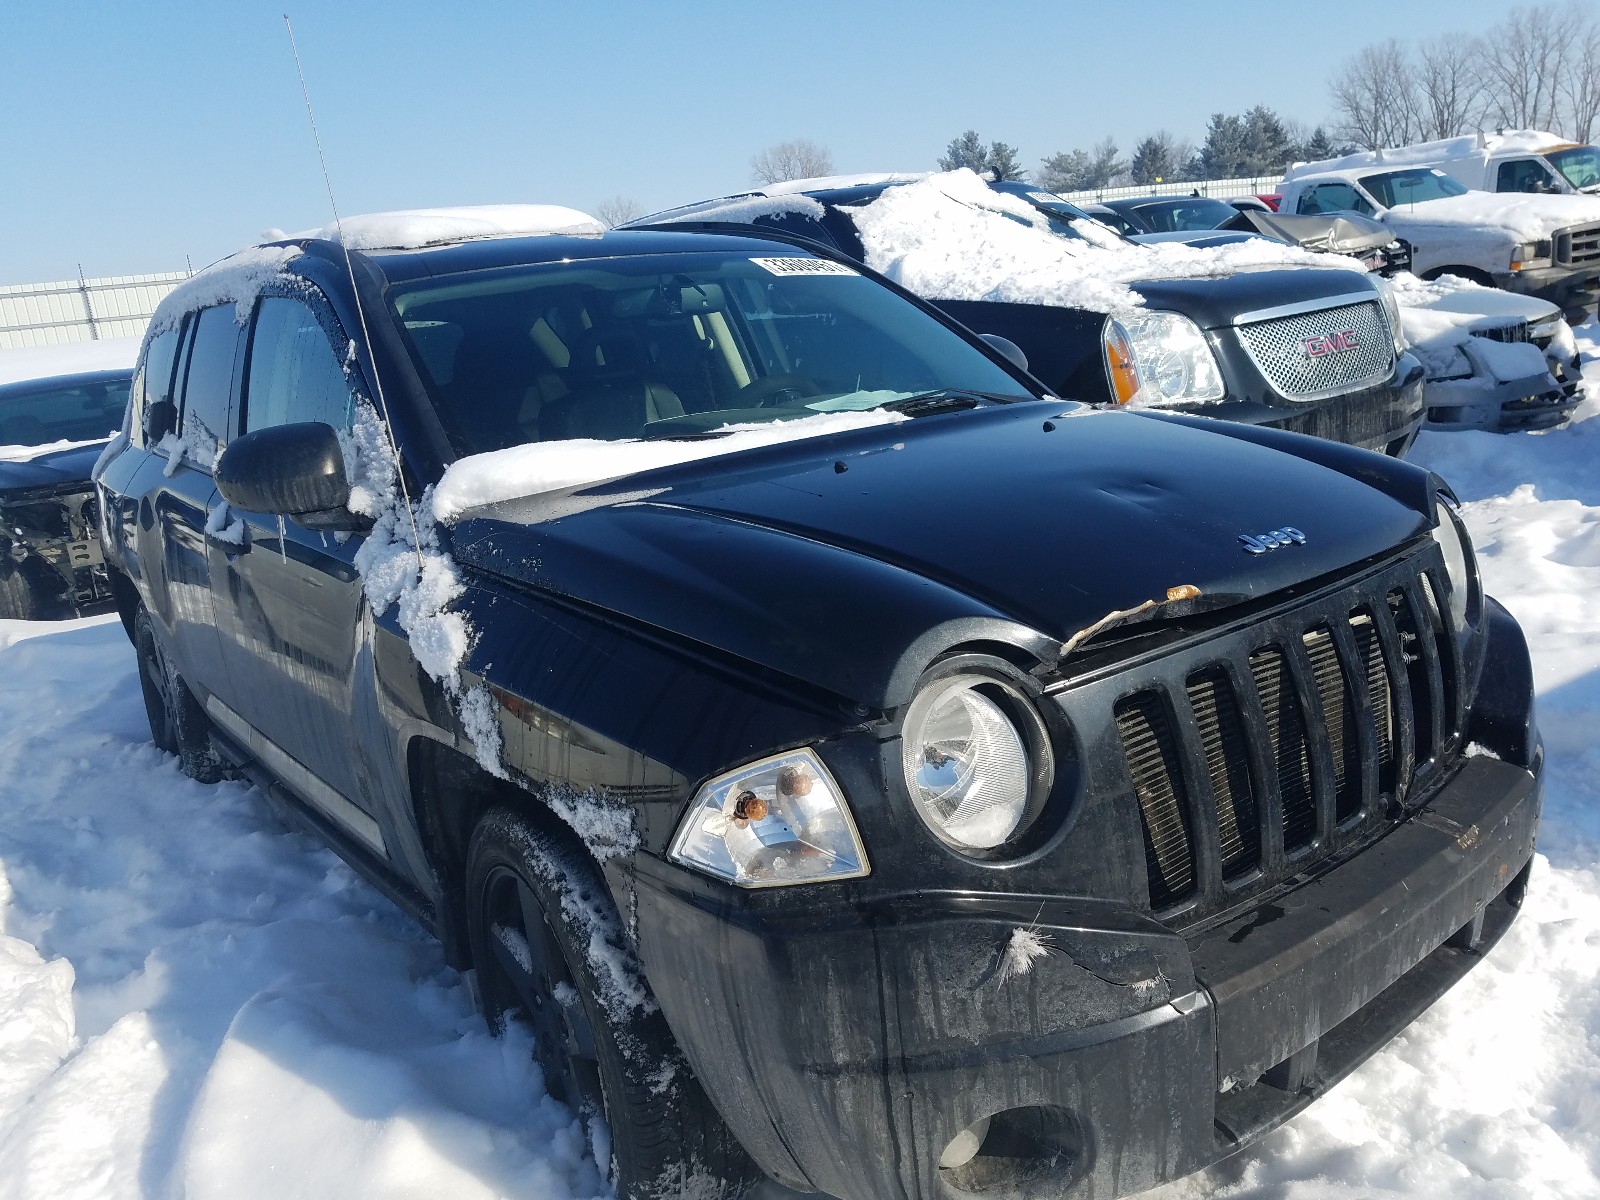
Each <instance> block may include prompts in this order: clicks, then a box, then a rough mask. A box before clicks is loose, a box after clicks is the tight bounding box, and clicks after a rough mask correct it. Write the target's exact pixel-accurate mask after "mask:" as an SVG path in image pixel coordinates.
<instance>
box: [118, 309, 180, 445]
mask: <svg viewBox="0 0 1600 1200" xmlns="http://www.w3.org/2000/svg"><path fill="white" fill-rule="evenodd" d="M177 351H178V331H177V330H176V329H169V330H167V331H166V332H165V333H159V334H157V335H156V336H155V337H153V338H151V339H150V345H149V347H148V348H147V349H146V350H145V352H144V362H143V363H142V364H141V365H140V367H139V374H138V376H137V377H136V379H135V382H134V386H133V421H132V424H131V426H130V434H129V436H130V437H131V438H132V439H133V442H134V444H135V445H138V446H143V445H144V414H145V412H146V411H147V410H148V409H149V407H150V405H152V404H156V403H158V402H159V401H162V400H170V399H172V361H173V359H174V358H176V357H177Z"/></svg>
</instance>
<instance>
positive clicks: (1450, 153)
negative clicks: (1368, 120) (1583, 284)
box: [1297, 129, 1600, 194]
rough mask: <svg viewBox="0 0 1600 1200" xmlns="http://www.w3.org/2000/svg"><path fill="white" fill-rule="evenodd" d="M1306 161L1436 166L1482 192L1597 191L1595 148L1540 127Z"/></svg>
mask: <svg viewBox="0 0 1600 1200" xmlns="http://www.w3.org/2000/svg"><path fill="white" fill-rule="evenodd" d="M1305 166H1307V167H1315V168H1316V169H1317V170H1318V171H1319V172H1320V171H1354V170H1368V171H1371V170H1386V169H1390V168H1393V167H1438V168H1439V170H1441V171H1443V172H1445V173H1446V174H1448V175H1453V176H1455V178H1457V179H1459V180H1460V181H1461V182H1462V183H1464V184H1466V185H1467V186H1468V187H1469V188H1475V189H1477V190H1478V191H1483V192H1547V193H1554V192H1566V193H1568V194H1571V193H1576V192H1583V193H1588V194H1592V193H1595V192H1600V149H1597V148H1596V147H1594V146H1586V145H1584V144H1582V143H1580V142H1572V141H1568V140H1567V139H1566V138H1564V137H1562V136H1561V135H1560V134H1559V133H1549V132H1547V131H1546V130H1543V129H1500V130H1496V131H1495V132H1494V133H1487V132H1479V133H1475V134H1468V135H1467V136H1465V137H1453V138H1444V139H1442V140H1440V141H1436V142H1416V143H1414V144H1412V145H1410V146H1399V147H1396V148H1394V149H1389V150H1363V151H1361V152H1359V153H1357V154H1347V155H1345V156H1344V157H1343V158H1330V159H1326V160H1324V161H1322V162H1319V163H1308V164H1305ZM1297 169H1298V168H1297Z"/></svg>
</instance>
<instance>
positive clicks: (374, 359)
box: [283, 13, 427, 575]
mask: <svg viewBox="0 0 1600 1200" xmlns="http://www.w3.org/2000/svg"><path fill="white" fill-rule="evenodd" d="M283 27H284V28H285V29H286V30H288V31H289V52H290V53H291V54H293V55H294V69H295V74H297V75H298V76H300V95H301V96H302V97H303V98H304V99H305V102H306V117H307V118H308V119H309V120H310V122H311V140H312V141H313V142H314V143H316V147H317V161H318V162H319V163H320V164H322V182H323V185H324V186H325V187H326V188H327V189H328V207H329V208H331V209H332V210H333V228H334V231H335V232H336V233H337V234H338V237H339V249H341V250H342V251H344V269H345V273H346V274H348V275H349V276H350V295H351V297H352V298H353V299H354V300H355V303H356V319H357V320H358V321H360V323H361V340H362V341H364V342H365V343H366V344H367V360H368V361H369V362H370V363H371V364H372V389H373V391H375V392H377V394H378V410H379V412H380V413H381V414H382V415H383V433H384V437H385V438H386V439H387V441H388V443H389V453H390V454H392V455H393V456H394V477H395V482H396V483H397V484H398V485H399V487H400V499H401V501H402V503H403V504H404V505H405V510H406V519H407V520H408V521H410V522H411V548H412V549H413V550H415V551H416V552H417V573H418V574H419V575H420V574H421V573H422V572H423V571H424V570H425V569H426V567H427V564H426V563H425V562H424V561H423V558H422V535H421V534H420V533H419V532H418V530H417V513H416V509H414V508H413V507H412V505H411V493H410V492H409V491H408V490H407V488H406V470H405V464H404V463H402V462H401V461H400V447H399V445H398V444H396V442H395V440H394V427H393V425H391V424H390V421H389V404H388V401H387V400H385V399H384V396H383V380H382V379H381V378H380V377H379V375H378V356H377V354H376V352H374V350H373V348H372V334H371V333H370V332H369V331H368V329H367V309H366V306H365V305H364V304H362V303H361V289H360V287H358V286H357V285H356V268H355V261H354V260H353V259H352V258H351V257H350V247H349V245H348V244H346V242H345V240H344V221H343V219H342V218H341V217H340V216H339V202H338V201H337V200H335V199H334V198H333V179H332V178H331V177H330V176H329V175H328V156H327V155H326V154H324V153H323V152H322V135H321V134H320V133H318V132H317V114H316V112H315V110H313V109H312V107H311V89H310V88H308V87H307V86H306V71H305V67H303V66H302V65H301V63H300V47H299V46H297V45H296V44H295V40H294V25H293V24H291V23H290V21H289V14H288V13H284V14H283Z"/></svg>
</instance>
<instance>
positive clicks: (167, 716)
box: [133, 609, 223, 783]
mask: <svg viewBox="0 0 1600 1200" xmlns="http://www.w3.org/2000/svg"><path fill="white" fill-rule="evenodd" d="M133 646H134V655H135V657H136V658H137V660H138V663H139V690H140V691H141V692H143V693H144V711H145V716H146V717H147V718H149V721H150V740H151V741H152V742H154V743H155V744H156V749H158V750H165V751H166V752H167V753H168V754H176V755H177V756H178V765H179V766H180V767H181V768H182V769H183V773H184V774H185V775H187V776H189V778H190V779H193V780H196V781H198V782H200V783H216V782H217V781H218V780H220V779H221V778H222V776H223V768H222V759H221V758H219V757H218V756H217V752H216V751H215V750H213V749H212V748H211V727H210V724H209V723H208V722H207V721H206V714H205V710H203V709H202V708H201V707H200V702H199V701H198V700H196V699H195V698H194V693H193V692H191V691H190V690H189V689H188V687H187V686H186V685H185V684H184V682H183V680H182V679H180V678H179V677H178V674H177V672H175V671H174V670H173V669H172V664H171V662H170V661H169V660H168V659H167V652H166V648H165V647H164V646H162V644H161V639H160V638H159V637H158V636H157V635H156V624H155V622H154V621H153V620H151V619H150V614H149V613H148V612H146V611H145V610H144V609H140V610H139V615H138V616H136V617H135V618H134V621H133Z"/></svg>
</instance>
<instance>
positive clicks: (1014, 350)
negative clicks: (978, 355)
mask: <svg viewBox="0 0 1600 1200" xmlns="http://www.w3.org/2000/svg"><path fill="white" fill-rule="evenodd" d="M978 336H979V337H980V338H982V339H983V340H984V341H986V342H988V343H989V347H990V349H992V350H998V351H999V352H1000V357H1001V358H1003V359H1005V360H1006V361H1007V362H1008V363H1010V364H1011V365H1012V366H1013V367H1016V368H1017V369H1018V370H1019V371H1026V370H1027V369H1028V356H1027V355H1026V354H1024V353H1023V352H1022V347H1021V346H1019V345H1017V344H1016V343H1015V342H1013V341H1012V340H1011V339H1010V338H1003V337H1001V336H1000V335H999V334H998V333H980V334H979V335H978Z"/></svg>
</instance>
